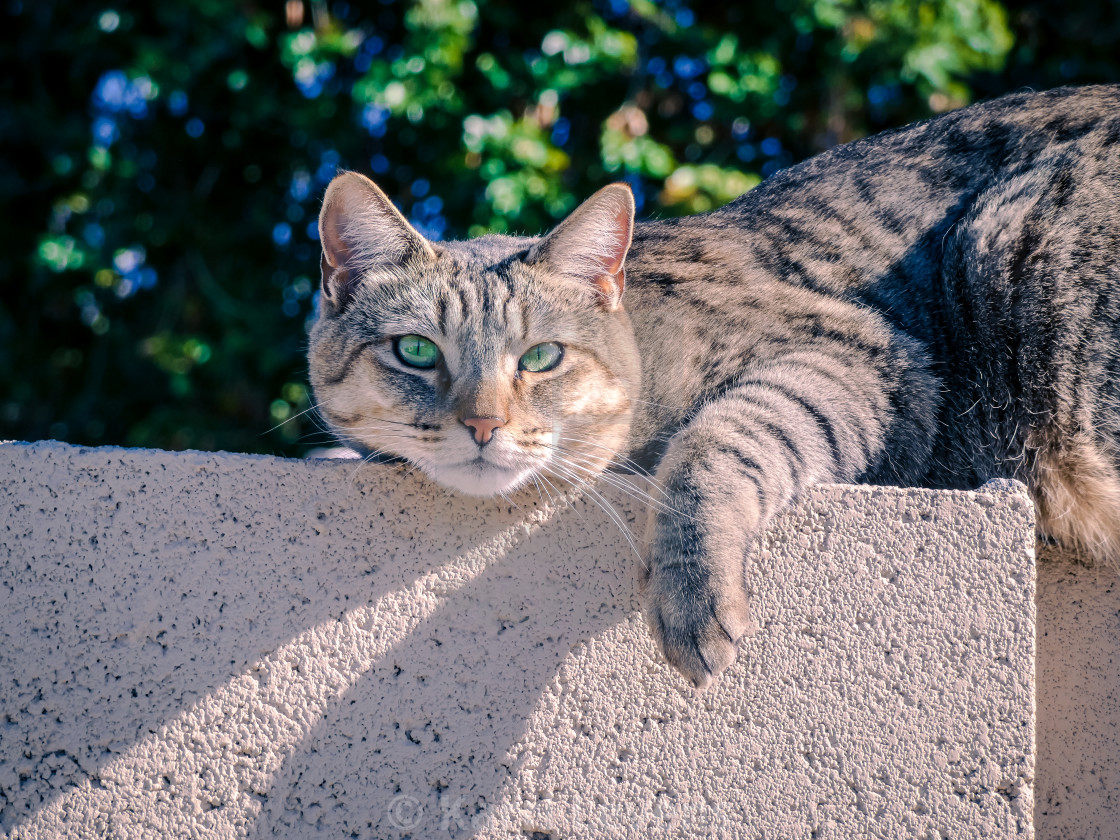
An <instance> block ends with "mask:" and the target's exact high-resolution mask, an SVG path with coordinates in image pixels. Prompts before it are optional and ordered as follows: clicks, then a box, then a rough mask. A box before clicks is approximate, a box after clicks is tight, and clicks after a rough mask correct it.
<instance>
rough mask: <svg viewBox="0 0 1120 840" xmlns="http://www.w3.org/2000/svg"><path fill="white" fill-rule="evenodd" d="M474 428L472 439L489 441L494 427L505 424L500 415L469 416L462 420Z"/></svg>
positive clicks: (483, 441)
mask: <svg viewBox="0 0 1120 840" xmlns="http://www.w3.org/2000/svg"><path fill="white" fill-rule="evenodd" d="M463 423H465V424H466V425H468V426H470V427H471V428H472V429H473V430H474V439H475V440H476V441H478V442H479V443H489V442H490V438H491V437H492V436H493V434H494V430H495V429H500V428H501V427H502V426H504V425H505V424H506V421H505V420H502V419H501V418H500V417H469V418H467V419H466V420H464V421H463Z"/></svg>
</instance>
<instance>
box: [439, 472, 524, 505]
mask: <svg viewBox="0 0 1120 840" xmlns="http://www.w3.org/2000/svg"><path fill="white" fill-rule="evenodd" d="M425 472H428V475H429V476H430V477H431V478H432V479H434V480H435V481H436V482H438V483H439V484H442V485H443V486H444V487H446V488H448V489H449V490H454V491H455V492H457V493H462V494H464V495H466V496H483V497H486V496H497V495H498V494H499V493H508V492H510V491H512V490H516V489H517V488H518V487H520V486H521V485H523V484H525V482H527V481H528V480H529V479H530V478H531V477H532V475H533V469H532V468H531V467H526V468H523V469H515V470H510V469H505V468H503V467H496V466H493V465H491V464H462V465H461V466H455V467H441V468H440V469H439V470H438V472H436V471H429V470H425Z"/></svg>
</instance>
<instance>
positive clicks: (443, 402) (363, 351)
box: [310, 86, 1120, 687]
mask: <svg viewBox="0 0 1120 840" xmlns="http://www.w3.org/2000/svg"><path fill="white" fill-rule="evenodd" d="M319 228H320V235H321V242H322V247H323V257H322V272H323V277H322V297H321V308H320V313H319V317H318V320H317V323H316V325H315V327H314V330H313V332H312V335H311V348H310V370H311V380H312V383H313V385H314V388H315V393H316V397H317V399H318V401H319V405H320V410H321V412H322V415H323V417H324V418H325V419H326V420H327V421H328V422H329V423H330V426H331V427H332V429H333V430H334V431H335V432H336V433H337V434H338V436H339V437H340V438H341V439H343V440H344V441H346V442H348V443H349V444H350V445H352V446H354V447H356V448H357V449H359V450H361V451H364V452H379V453H387V454H390V455H393V456H397V457H401V458H404V459H407V460H408V461H410V462H412V463H413V464H416V465H418V466H419V468H420V469H422V470H423V471H424V472H425V473H427V475H428V476H430V477H431V478H432V479H434V480H435V481H437V482H439V483H441V484H443V485H446V486H447V487H450V488H452V489H454V490H457V491H460V492H463V493H469V494H476V495H493V494H500V493H505V492H506V491H509V490H512V489H514V488H515V487H518V486H519V485H523V484H526V483H530V482H534V481H536V482H538V485H539V486H540V485H542V484H544V483H545V482H556V481H558V480H560V481H566V482H568V483H574V484H580V483H582V482H584V481H585V480H586V479H588V478H589V477H591V476H594V475H596V474H598V473H600V472H601V471H603V470H607V469H610V468H615V469H622V470H631V471H633V470H648V471H649V472H650V473H652V474H653V475H654V476H655V477H656V485H655V486H656V488H657V489H656V492H657V494H658V495H657V499H656V500H655V502H654V503H652V504H651V505H650V511H651V512H650V517H649V522H648V526H647V527H646V530H645V536H644V542H643V545H642V552H643V555H644V561H645V563H644V566H645V568H644V573H643V574H644V579H643V591H644V598H645V609H646V615H647V618H648V621H649V625H650V628H651V630H652V632H653V634H654V636H655V637H656V639H657V641H658V643H659V644H660V647H661V649H662V651H663V652H664V654H665V657H666V658H667V659H668V661H669V662H670V663H671V664H672V665H673V666H674V667H676V668H677V669H678V670H679V671H680V672H681V673H682V674H684V675H685V677H687V678H688V679H690V680H691V681H692V683H693V684H694V685H696V686H699V687H703V686H706V685H707V684H708V683H709V682H710V681H711V679H712V678H713V677H714V676H715V675H717V674H719V673H720V672H721V671H723V670H724V669H725V668H726V667H727V666H728V665H729V664H730V663H731V662H732V660H733V659H734V657H735V642H736V640H737V639H739V637H740V636H741V635H742V634H743V632H744V629H745V628H746V626H747V603H746V597H745V593H744V582H743V575H744V558H745V553H746V552H747V550H748V549H749V547H750V545H751V541H752V539H753V538H754V536H755V535H756V534H757V533H758V532H759V530H760V529H761V528H764V527H765V525H766V523H767V521H768V520H769V519H770V518H771V517H772V516H773V515H774V514H775V513H777V512H778V511H780V510H782V508H783V507H785V506H786V505H788V504H789V502H790V501H791V500H792V499H794V498H795V497H797V496H798V494H800V493H802V492H803V491H804V490H805V488H806V487H808V486H809V485H811V484H813V483H815V482H866V483H875V484H897V485H907V486H920V487H939V488H974V487H976V486H978V485H979V484H981V483H982V482H984V481H986V480H988V479H991V478H996V477H1010V478H1016V479H1020V480H1022V481H1024V482H1025V483H1026V484H1027V485H1028V487H1029V488H1030V490H1031V493H1032V495H1033V498H1034V500H1035V503H1036V505H1037V510H1038V527H1039V531H1040V534H1041V535H1043V536H1044V537H1046V538H1051V539H1054V540H1057V541H1060V542H1063V543H1067V544H1069V545H1070V546H1071V547H1074V548H1076V549H1077V550H1080V551H1081V552H1082V553H1084V554H1085V555H1087V556H1088V557H1090V558H1094V559H1098V560H1101V561H1106V562H1110V563H1113V564H1117V562H1118V560H1120V471H1118V470H1120V376H1118V368H1120V264H1118V262H1117V259H1118V256H1120V86H1100V87H1086V88H1063V89H1060V90H1054V91H1050V92H1046V93H1018V94H1014V95H1010V96H1005V97H1003V98H1001V99H997V100H995V101H992V102H988V103H984V104H979V105H975V106H972V107H969V108H965V109H963V110H960V111H956V112H954V113H950V114H947V115H944V116H941V117H938V118H936V119H933V120H929V121H927V122H923V123H918V124H916V125H912V126H909V127H906V128H903V129H900V130H898V131H890V132H886V133H884V134H880V135H878V136H875V137H872V138H870V139H866V140H861V141H858V142H855V143H850V144H848V145H845V146H841V147H838V148H835V149H832V150H831V151H829V152H826V153H824V154H822V155H819V156H818V157H816V158H813V159H812V160H809V161H807V162H805V163H802V164H800V165H798V166H795V167H792V168H790V169H786V170H784V171H782V172H779V173H777V174H776V175H774V176H772V177H771V178H769V179H768V180H766V181H765V182H763V183H762V184H761V185H760V186H759V187H757V188H756V189H754V190H752V191H750V192H748V193H746V194H745V195H743V196H742V197H740V198H739V199H737V200H736V201H733V202H732V203H730V204H728V205H726V206H725V207H723V208H721V209H719V210H716V211H714V212H712V213H707V214H704V215H699V216H693V217H689V218H680V219H668V220H664V221H645V222H639V223H636V224H635V222H634V202H633V198H632V196H631V194H630V191H629V189H628V188H627V187H626V186H625V185H622V184H613V185H610V186H607V187H604V188H603V189H601V190H600V191H599V192H597V193H595V194H594V195H593V196H592V197H591V198H590V199H588V200H587V201H586V202H585V203H584V204H582V205H581V206H580V207H578V208H577V209H576V210H575V211H574V212H573V213H572V214H571V215H570V216H569V217H568V218H567V219H565V220H564V221H563V222H562V223H561V224H560V225H559V226H558V227H557V228H555V229H554V230H553V231H551V232H550V233H548V234H547V235H545V236H543V237H512V236H496V235H493V236H483V237H480V238H478V239H473V240H470V241H467V242H438V243H437V242H429V241H426V240H425V239H424V238H423V237H421V236H420V235H419V234H418V233H417V232H416V231H415V230H414V229H413V228H412V227H410V226H409V224H408V222H407V221H406V220H405V218H404V217H403V216H402V215H401V214H400V213H399V212H398V211H397V210H396V209H395V208H394V207H393V205H392V203H391V202H390V201H389V200H388V198H387V197H386V196H385V194H384V193H382V192H381V190H379V189H378V188H377V187H376V186H375V185H374V184H373V183H372V182H371V181H369V180H368V179H366V178H365V177H363V176H361V175H358V174H356V173H352V172H347V173H343V174H341V175H339V176H338V177H337V178H335V179H334V181H332V182H331V184H330V186H329V187H328V188H327V192H326V196H325V198H324V201H323V207H322V213H321V216H320V220H319ZM606 478H607V479H608V480H611V479H610V476H609V475H608V476H606ZM547 486H548V485H547V484H544V486H543V487H542V489H547Z"/></svg>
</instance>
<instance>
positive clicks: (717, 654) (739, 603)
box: [642, 571, 748, 689]
mask: <svg viewBox="0 0 1120 840" xmlns="http://www.w3.org/2000/svg"><path fill="white" fill-rule="evenodd" d="M642 589H643V591H644V595H645V616H646V621H647V622H648V623H649V627H650V630H651V632H652V633H653V638H654V640H655V641H656V642H657V645H658V647H660V648H661V652H662V654H664V656H665V659H666V660H667V661H668V663H669V664H670V665H672V666H673V667H674V668H675V669H676V670H677V671H679V672H680V673H681V674H682V675H684V677H685V679H687V680H689V681H690V682H691V683H692V685H693V686H694V687H696V688H700V689H704V688H707V687H708V686H709V685H711V683H712V680H713V679H715V678H716V677H718V676H719V675H720V674H721V673H723V672H724V671H725V670H726V669H727V667H728V666H729V665H730V664H731V663H732V662H734V661H735V654H736V642H738V641H739V639H740V638H742V636H743V634H744V633H745V632H746V630H747V626H748V624H747V620H748V611H747V598H746V593H744V592H743V590H742V589H741V588H740V587H737V586H730V585H725V586H722V587H719V586H716V587H713V586H698V585H697V584H696V583H695V581H694V580H689V579H688V577H687V576H686V575H679V574H674V573H668V574H666V573H665V572H661V573H658V572H657V571H652V572H651V573H649V574H647V575H646V576H644V580H643V586H642Z"/></svg>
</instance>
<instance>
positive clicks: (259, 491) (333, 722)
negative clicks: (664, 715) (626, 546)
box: [0, 449, 662, 837]
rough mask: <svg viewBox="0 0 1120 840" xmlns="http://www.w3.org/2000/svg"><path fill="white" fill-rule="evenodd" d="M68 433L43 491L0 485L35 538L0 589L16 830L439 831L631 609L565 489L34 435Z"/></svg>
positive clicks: (503, 767) (7, 767)
mask: <svg viewBox="0 0 1120 840" xmlns="http://www.w3.org/2000/svg"><path fill="white" fill-rule="evenodd" d="M114 452H115V453H116V457H115V456H114ZM90 455H93V456H94V457H100V458H101V459H102V461H105V463H104V464H102V468H101V469H99V468H98V465H97V464H89V465H84V466H85V468H84V469H83V470H81V472H80V473H78V474H79V480H80V481H81V482H83V484H86V485H88V486H84V487H82V488H78V489H77V491H74V490H71V491H70V492H67V494H66V502H67V504H66V505H64V506H63V505H56V502H57V501H58V498H57V494H56V493H55V492H54V491H53V490H52V489H51V487H50V486H49V484H50V483H51V481H50V476H49V474H48V475H45V476H38V477H37V476H36V475H35V474H34V473H32V474H31V476H30V477H26V478H24V479H23V480H22V481H17V482H16V483H15V484H14V485H12V486H10V487H9V493H10V495H11V497H12V502H13V504H14V506H15V513H14V517H13V518H14V520H15V524H16V526H18V527H20V528H23V529H30V530H33V531H34V532H35V533H34V534H28V533H24V534H23V544H28V543H29V542H30V543H31V544H34V545H38V546H41V551H40V556H38V557H35V558H27V559H28V562H27V563H26V568H23V566H24V564H20V568H15V567H14V566H13V567H10V568H11V569H12V572H14V577H15V580H14V581H13V582H12V586H11V587H9V588H7V592H6V596H7V599H6V600H8V601H9V603H8V604H6V605H5V606H4V609H5V612H6V613H7V614H8V619H7V620H6V621H5V626H6V628H11V632H9V633H7V634H6V635H7V638H6V639H5V640H4V642H5V645H6V648H7V650H6V651H5V653H4V654H3V656H4V659H9V657H11V659H10V660H9V662H10V663H11V664H18V663H23V664H24V665H25V666H26V664H28V663H35V664H36V667H35V669H34V670H33V671H31V672H30V673H28V672H27V671H26V670H25V671H24V672H23V674H21V673H19V672H18V671H13V672H12V673H13V679H12V680H10V681H7V682H6V683H5V686H4V689H3V695H2V697H0V699H2V700H3V708H4V710H5V712H6V714H7V721H8V722H7V726H6V732H5V733H4V735H5V737H4V747H3V749H2V750H0V789H2V790H3V795H4V797H5V799H2V800H0V808H2V812H3V814H2V822H0V828H3V829H4V830H10V829H12V828H13V827H14V826H16V825H19V826H20V827H19V828H18V829H17V830H16V831H15V832H14V834H13V837H31V836H66V835H68V834H69V835H86V834H90V833H96V834H105V833H114V832H119V833H121V834H123V835H129V834H140V833H142V831H143V830H145V829H147V830H153V829H155V828H157V827H158V830H159V831H161V832H163V833H164V834H165V836H170V835H180V834H181V835H182V836H187V835H188V834H191V833H193V832H197V831H199V830H200V829H201V830H202V831H204V832H211V831H216V832H221V831H235V832H237V833H244V832H246V831H247V832H248V833H249V834H250V835H253V834H256V835H267V834H270V833H274V832H275V833H281V834H286V833H288V832H289V831H290V830H291V829H293V828H294V827H295V825H299V824H303V825H304V827H305V828H307V827H308V825H307V824H312V825H314V824H319V825H320V827H321V828H327V827H329V828H330V829H331V830H332V831H337V832H344V833H345V834H346V835H349V834H351V833H354V834H355V836H370V835H371V833H372V835H375V836H380V837H384V836H389V835H390V833H391V832H392V831H394V830H396V829H401V830H407V829H410V828H419V821H420V820H426V821H431V820H438V821H439V822H441V823H443V827H444V828H445V829H452V833H454V831H453V829H454V828H455V826H456V825H462V824H464V820H466V821H468V823H467V824H469V820H470V818H471V816H472V815H474V814H478V813H480V812H482V811H483V810H484V809H485V808H487V807H488V805H490V804H492V803H494V802H496V801H497V799H498V794H499V792H500V790H501V788H502V786H503V784H505V783H507V782H508V780H509V775H510V774H509V766H510V764H511V762H512V761H513V759H512V758H510V759H509V760H506V759H505V758H504V757H503V755H504V753H506V752H508V748H509V747H511V746H512V745H513V744H514V743H515V742H517V740H518V739H519V738H520V736H521V735H522V734H523V732H524V727H525V721H526V719H527V718H528V716H529V715H530V713H531V712H532V710H533V709H534V708H535V707H536V706H538V705H539V704H540V703H541V699H542V695H544V694H547V693H548V684H549V682H550V681H551V680H554V679H555V678H556V674H557V669H558V665H559V663H560V662H561V660H563V658H564V657H565V656H567V655H568V653H569V651H570V650H571V647H572V645H573V644H575V643H576V642H577V641H579V640H581V639H587V638H588V637H593V636H596V635H598V634H600V633H602V632H603V631H605V630H606V629H607V628H609V627H610V626H611V625H612V624H615V623H618V622H620V621H622V620H624V618H625V617H626V615H627V613H633V611H634V610H636V609H637V601H636V597H635V593H634V586H633V584H632V582H631V581H632V578H633V574H632V572H631V570H630V569H631V567H632V565H633V563H634V562H635V559H634V557H633V556H632V555H631V556H629V557H626V556H620V555H619V554H617V553H616V552H615V551H604V546H611V545H615V544H617V543H618V542H619V540H618V537H617V535H612V534H610V533H607V532H608V531H609V530H610V528H611V525H610V523H609V522H607V521H606V519H605V517H603V516H602V515H601V514H600V515H592V514H590V513H589V515H586V516H585V515H583V510H584V509H585V508H586V506H587V505H588V504H590V503H588V502H585V501H583V500H578V499H577V500H574V501H573V502H572V503H571V506H569V507H565V508H564V509H563V510H562V511H561V512H560V514H558V515H557V514H556V513H555V511H554V509H553V508H552V507H551V506H550V505H549V504H548V503H547V500H542V499H540V498H538V497H537V494H536V492H535V491H528V492H525V493H522V494H520V495H518V496H516V497H515V498H514V499H513V500H512V503H505V502H501V501H495V500H471V499H464V498H453V497H450V496H448V495H447V494H445V493H443V492H442V491H441V490H440V489H438V488H436V487H433V486H432V485H431V484H430V483H428V482H426V481H424V480H423V479H422V478H419V477H416V476H407V475H405V474H404V468H399V470H398V476H397V480H396V481H395V482H392V484H391V485H390V484H389V483H388V482H385V481H384V479H385V475H384V472H377V478H378V482H379V483H375V482H370V483H368V484H367V483H365V482H364V481H363V478H362V472H361V470H359V469H355V466H354V465H353V464H338V463H329V464H328V463H322V462H320V463H315V462H309V463H302V462H283V461H277V460H275V459H259V460H258V459H253V458H246V459H244V460H242V459H237V461H235V462H234V464H240V465H242V466H243V467H244V469H242V470H233V471H231V470H230V469H229V465H230V461H231V458H230V456H223V458H224V461H223V464H224V466H223V467H222V468H219V465H218V463H217V462H216V461H215V459H214V458H213V457H212V456H207V455H203V454H197V455H193V456H190V457H189V458H188V459H187V461H186V463H185V464H184V460H183V457H182V456H178V457H177V458H176V459H175V460H174V461H173V462H172V463H174V464H175V465H177V466H178V465H183V467H184V473H183V475H182V476H181V477H177V476H168V475H167V474H166V472H163V473H162V474H160V475H158V476H157V477H156V478H155V479H153V477H152V476H151V474H150V469H151V468H152V467H156V468H157V469H165V468H162V467H160V466H158V465H157V463H158V462H156V461H155V460H154V459H151V460H150V462H149V463H147V464H145V463H144V462H143V459H140V460H139V461H137V462H136V463H135V469H133V470H124V471H123V472H122V470H121V466H122V465H123V464H124V463H125V460H122V457H121V456H125V455H128V456H131V453H122V452H121V451H119V450H116V451H115V450H95V451H94V452H92V453H82V451H80V450H76V449H73V450H70V449H67V450H61V451H59V452H58V453H55V454H54V457H57V458H58V459H59V461H60V462H61V461H63V460H65V459H67V458H73V457H79V458H80V457H85V458H86V459H87V460H88V458H89V456H90ZM134 457H135V456H132V458H133V459H134ZM71 468H72V467H71V465H68V464H64V463H59V474H60V475H61V474H64V471H65V472H68V471H69V470H70V469H71ZM385 469H386V468H385V467H378V468H376V470H377V471H383V470H385ZM157 480H158V486H159V488H160V491H159V496H158V498H153V497H152V494H153V492H154V488H155V486H156V481H157ZM37 481H40V482H41V483H36V482H37ZM307 483H313V484H314V486H316V487H317V488H319V490H318V491H317V492H315V493H313V494H310V495H309V494H308V492H307V489H306V487H307ZM387 486H392V488H393V489H392V490H391V491H390V492H389V493H388V494H384V495H383V494H380V493H377V494H376V495H375V491H376V488H377V487H381V488H384V487H387ZM295 487H299V488H300V489H299V490H298V492H296V491H295V489H294V488H295ZM291 499H299V500H301V501H300V502H299V505H300V506H299V507H298V509H293V508H292V503H291V501H290V500H291ZM309 499H310V501H308V500H309ZM74 500H79V503H80V504H82V505H87V506H88V508H87V509H86V510H75V509H74V508H73V506H72V505H71V504H70V503H71V502H72V501H74ZM269 500H273V503H272V504H270V503H269ZM140 510H143V511H148V512H149V515H146V516H145V517H142V518H138V517H137V515H136V512H137V511H140ZM266 511H267V512H266ZM262 512H266V513H262ZM624 515H625V514H624ZM538 529H539V530H543V531H545V532H547V533H546V534H545V535H543V538H542V537H539V536H538V535H536V534H534V533H533V532H534V531H535V530H538ZM556 545H564V546H571V547H573V548H572V556H570V557H566V558H564V562H563V563H561V564H557V563H555V562H554V558H552V557H550V556H549V547H550V546H556ZM515 546H516V547H517V548H516V551H515V556H512V557H511V556H509V553H510V551H511V550H513V549H514V547H515ZM538 546H539V547H538ZM604 555H605V556H604ZM9 562H10V561H9ZM573 567H575V568H579V569H581V570H582V571H581V575H580V579H579V580H573V579H572V578H571V577H570V576H569V572H570V570H571V569H572V568H573ZM6 576H7V574H6ZM619 581H624V582H625V584H624V585H623V584H620V583H619ZM589 583H590V584H591V585H589ZM45 619H46V620H45ZM498 636H501V637H502V639H501V644H500V645H497V644H496V639H497V637H498ZM495 650H500V651H501V652H502V656H501V657H500V658H499V657H496V656H495V655H494V651H495ZM652 654H653V650H652V645H650V650H649V655H650V667H651V669H654V670H660V668H661V667H662V666H660V665H659V664H658V663H656V662H655V660H654V659H653V658H652ZM39 663H51V665H50V667H38V665H39ZM25 756H35V757H36V758H27V757H25ZM445 790H451V791H453V792H454V794H455V795H454V797H453V798H452V797H450V796H443V791H445ZM344 801H345V802H346V803H347V806H346V808H345V809H342V810H341V811H339V810H338V809H336V811H337V813H332V805H333V806H337V805H338V804H339V803H341V802H344ZM359 805H360V807H359ZM437 815H438V816H437ZM339 820H341V822H339ZM141 821H143V822H141ZM428 825H429V828H431V827H432V823H431V822H429V823H428Z"/></svg>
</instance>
